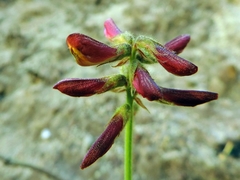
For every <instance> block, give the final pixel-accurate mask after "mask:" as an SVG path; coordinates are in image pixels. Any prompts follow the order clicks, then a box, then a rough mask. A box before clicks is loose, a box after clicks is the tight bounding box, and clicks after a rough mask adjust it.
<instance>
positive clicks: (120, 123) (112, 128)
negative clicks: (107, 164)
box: [81, 104, 129, 169]
mask: <svg viewBox="0 0 240 180" xmlns="http://www.w3.org/2000/svg"><path fill="white" fill-rule="evenodd" d="M128 117H129V106H128V105H127V104H125V105H123V106H121V107H120V108H118V109H117V111H116V113H115V115H114V116H113V118H112V119H111V121H110V122H109V124H108V126H107V128H106V129H105V131H104V132H103V133H102V134H101V135H100V137H99V138H98V139H97V140H96V142H95V143H94V144H93V145H92V146H91V148H90V149H89V150H88V152H87V154H86V156H85V157H84V159H83V161H82V163H81V169H84V168H86V167H88V166H90V165H91V164H93V163H94V162H95V161H96V160H97V159H99V158H100V157H102V156H103V155H104V154H105V153H106V152H107V151H108V150H109V149H110V148H111V146H112V145H113V143H114V140H115V138H116V137H117V136H118V135H119V134H120V132H121V131H122V129H123V127H124V126H125V124H126V122H127V120H128Z"/></svg>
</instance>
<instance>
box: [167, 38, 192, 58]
mask: <svg viewBox="0 0 240 180" xmlns="http://www.w3.org/2000/svg"><path fill="white" fill-rule="evenodd" d="M189 41H190V36H189V35H188V34H183V35H180V36H178V37H176V38H174V39H172V40H171V41H169V42H167V43H166V44H165V45H164V47H165V48H167V49H169V50H171V51H173V52H174V53H175V54H179V53H181V52H182V51H183V49H184V48H185V47H186V46H187V44H188V42H189Z"/></svg>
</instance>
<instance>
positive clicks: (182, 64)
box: [154, 44, 198, 76]
mask: <svg viewBox="0 0 240 180" xmlns="http://www.w3.org/2000/svg"><path fill="white" fill-rule="evenodd" d="M156 50H157V52H154V54H155V56H156V58H157V61H158V62H159V63H160V64H161V65H162V66H163V67H164V68H165V69H166V70H167V71H168V72H170V73H172V74H175V75H178V76H189V75H192V74H194V73H196V72H197V70H198V68H197V66H195V65H194V64H193V63H191V62H189V61H187V60H185V59H183V58H181V57H179V56H177V55H176V54H175V53H173V52H171V51H169V50H168V49H166V48H165V47H163V46H161V45H160V44H156Z"/></svg>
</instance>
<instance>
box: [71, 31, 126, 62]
mask: <svg viewBox="0 0 240 180" xmlns="http://www.w3.org/2000/svg"><path fill="white" fill-rule="evenodd" d="M67 45H68V47H69V49H70V51H71V53H72V54H73V55H74V57H75V59H76V61H77V63H78V64H79V65H81V66H91V65H97V64H102V63H106V62H109V61H112V60H114V59H116V58H117V57H118V56H120V55H122V54H123V52H118V49H117V48H112V47H109V46H107V45H106V44H103V43H101V42H99V41H96V40H94V39H92V38H91V37H88V36H86V35H83V34H79V33H74V34H70V35H69V36H68V37H67Z"/></svg>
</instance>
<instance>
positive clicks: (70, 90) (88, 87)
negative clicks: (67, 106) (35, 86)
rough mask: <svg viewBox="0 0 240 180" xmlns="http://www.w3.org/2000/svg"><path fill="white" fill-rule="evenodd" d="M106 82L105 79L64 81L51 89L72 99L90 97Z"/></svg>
mask: <svg viewBox="0 0 240 180" xmlns="http://www.w3.org/2000/svg"><path fill="white" fill-rule="evenodd" d="M106 81H107V80H106V79H77V78H72V79H64V80H61V81H59V82H58V83H57V84H55V85H54V87H53V88H54V89H58V90H59V91H61V92H62V93H64V94H67V95H69V96H73V97H80V96H91V95H94V94H96V93H97V91H98V90H100V89H101V88H102V87H103V86H104V84H105V83H106Z"/></svg>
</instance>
